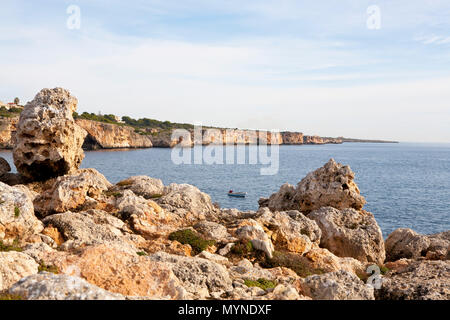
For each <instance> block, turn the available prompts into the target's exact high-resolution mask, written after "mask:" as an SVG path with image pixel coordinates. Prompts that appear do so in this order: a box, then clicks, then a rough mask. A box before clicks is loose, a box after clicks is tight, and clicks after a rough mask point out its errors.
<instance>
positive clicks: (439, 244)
mask: <svg viewBox="0 0 450 320" xmlns="http://www.w3.org/2000/svg"><path fill="white" fill-rule="evenodd" d="M449 249H450V231H446V232H441V233H437V234H432V235H422V234H419V233H417V232H415V231H414V230H411V229H407V228H399V229H397V230H394V231H393V232H392V233H391V234H390V235H389V236H388V238H387V239H386V260H387V261H396V260H399V259H402V258H406V259H417V258H420V257H423V258H427V259H430V260H448V259H450V254H449Z"/></svg>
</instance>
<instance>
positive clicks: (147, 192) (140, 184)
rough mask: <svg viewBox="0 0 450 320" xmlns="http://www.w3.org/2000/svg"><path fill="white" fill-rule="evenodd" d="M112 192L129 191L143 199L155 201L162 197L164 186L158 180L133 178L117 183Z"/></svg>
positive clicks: (145, 177)
mask: <svg viewBox="0 0 450 320" xmlns="http://www.w3.org/2000/svg"><path fill="white" fill-rule="evenodd" d="M112 190H118V191H122V190H131V191H133V192H134V193H135V194H136V195H138V196H142V197H144V198H145V199H156V198H160V197H161V196H162V195H163V193H164V184H163V183H162V181H161V180H160V179H155V178H150V177H147V176H134V177H130V178H127V179H125V180H122V181H120V182H118V183H117V184H116V185H115V186H114V188H113V189H112Z"/></svg>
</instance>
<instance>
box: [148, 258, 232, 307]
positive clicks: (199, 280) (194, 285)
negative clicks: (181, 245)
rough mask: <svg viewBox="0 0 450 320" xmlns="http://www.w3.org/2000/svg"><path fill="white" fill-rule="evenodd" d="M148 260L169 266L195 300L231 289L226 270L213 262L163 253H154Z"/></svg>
mask: <svg viewBox="0 0 450 320" xmlns="http://www.w3.org/2000/svg"><path fill="white" fill-rule="evenodd" d="M150 259H151V260H152V261H156V262H162V263H164V264H167V265H169V267H170V268H171V269H172V270H173V272H174V274H175V276H176V277H177V278H178V279H179V280H180V281H181V282H182V283H183V287H184V288H185V289H186V290H187V292H189V293H190V294H191V295H192V296H193V297H195V298H197V299H204V298H207V297H210V296H211V294H221V293H223V292H225V291H229V290H231V289H232V282H231V279H230V276H229V274H228V272H227V269H226V268H225V267H224V266H222V265H220V264H217V263H215V262H212V261H209V260H206V259H202V258H198V257H193V258H191V257H181V256H176V255H171V254H167V253H165V252H158V253H155V254H153V255H151V256H150Z"/></svg>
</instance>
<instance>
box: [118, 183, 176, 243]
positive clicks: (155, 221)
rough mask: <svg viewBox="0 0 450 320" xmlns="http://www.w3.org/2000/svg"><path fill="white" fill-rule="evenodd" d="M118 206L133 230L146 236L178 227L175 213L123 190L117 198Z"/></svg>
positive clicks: (161, 233) (150, 236)
mask: <svg viewBox="0 0 450 320" xmlns="http://www.w3.org/2000/svg"><path fill="white" fill-rule="evenodd" d="M115 206H116V208H117V209H118V210H119V212H120V214H121V216H122V218H123V219H128V220H129V222H130V225H131V227H132V228H133V230H134V231H135V232H137V233H139V234H141V235H142V236H144V237H146V238H155V237H158V236H161V235H166V234H168V233H170V232H173V231H174V230H175V229H176V228H177V227H178V222H177V221H175V217H174V215H171V214H168V213H166V212H165V210H163V209H162V208H161V207H160V206H159V205H158V204H157V203H156V202H154V201H152V200H147V199H145V198H143V197H141V196H137V195H135V194H134V193H133V192H132V191H130V190H125V191H123V193H122V195H121V196H120V197H118V198H117V199H116V202H115Z"/></svg>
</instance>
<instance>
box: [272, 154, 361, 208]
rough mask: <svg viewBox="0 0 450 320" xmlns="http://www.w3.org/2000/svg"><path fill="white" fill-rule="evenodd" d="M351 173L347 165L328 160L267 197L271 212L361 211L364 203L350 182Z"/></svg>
mask: <svg viewBox="0 0 450 320" xmlns="http://www.w3.org/2000/svg"><path fill="white" fill-rule="evenodd" d="M353 179H354V173H353V171H352V170H351V169H350V167H349V166H344V165H341V164H338V163H336V162H335V161H334V160H333V159H331V160H330V161H329V162H328V163H326V164H325V165H324V166H323V167H322V168H319V169H317V170H316V171H314V172H311V173H309V174H308V175H307V176H306V177H305V178H303V179H302V180H301V181H300V182H299V183H298V184H297V187H296V188H294V187H293V186H291V185H288V184H285V185H283V186H282V187H281V189H280V191H278V192H277V193H275V194H273V195H271V196H270V198H269V202H268V207H269V208H270V209H271V210H272V211H284V210H299V211H301V212H304V213H309V212H311V211H313V210H317V209H320V208H322V207H328V206H330V207H334V208H337V209H345V208H353V209H356V210H360V209H361V208H362V207H363V206H364V204H365V203H366V201H365V199H364V197H363V196H361V195H360V193H359V189H358V186H357V185H356V183H355V182H354V181H353Z"/></svg>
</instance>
